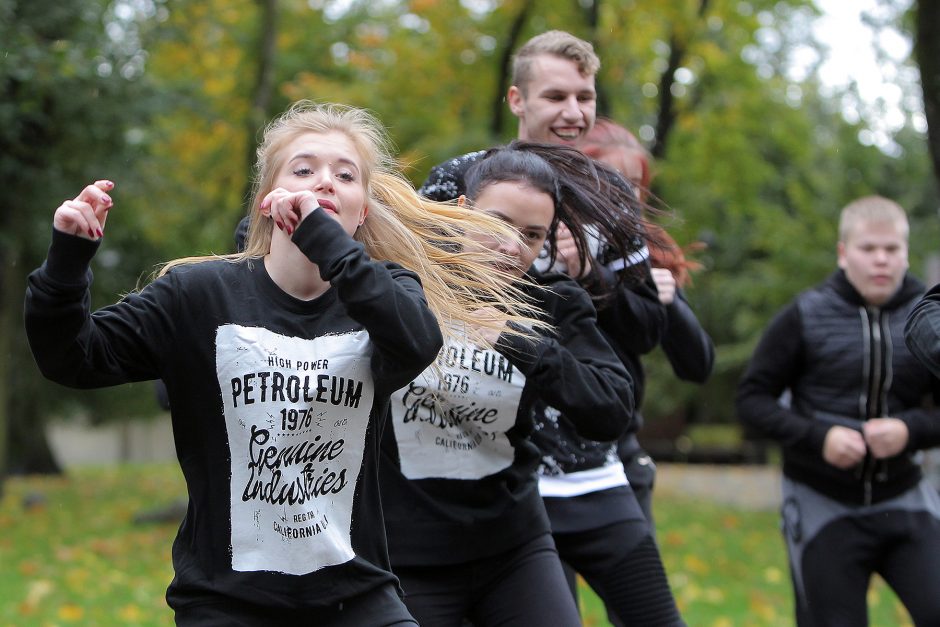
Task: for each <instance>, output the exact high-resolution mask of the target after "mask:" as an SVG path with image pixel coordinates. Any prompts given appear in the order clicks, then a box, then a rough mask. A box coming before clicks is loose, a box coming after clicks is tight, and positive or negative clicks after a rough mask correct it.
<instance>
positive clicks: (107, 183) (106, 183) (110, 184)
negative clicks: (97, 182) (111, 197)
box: [104, 181, 114, 187]
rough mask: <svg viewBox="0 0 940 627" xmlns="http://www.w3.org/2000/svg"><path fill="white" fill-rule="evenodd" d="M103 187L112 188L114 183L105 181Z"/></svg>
mask: <svg viewBox="0 0 940 627" xmlns="http://www.w3.org/2000/svg"><path fill="white" fill-rule="evenodd" d="M104 184H105V187H114V181H105V182H104Z"/></svg>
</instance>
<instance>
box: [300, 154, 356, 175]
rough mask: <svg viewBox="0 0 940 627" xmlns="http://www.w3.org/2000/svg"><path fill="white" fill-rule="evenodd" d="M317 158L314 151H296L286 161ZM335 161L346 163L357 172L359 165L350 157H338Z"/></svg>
mask: <svg viewBox="0 0 940 627" xmlns="http://www.w3.org/2000/svg"><path fill="white" fill-rule="evenodd" d="M317 158H319V155H318V154H317V153H315V152H298V153H297V154H296V155H294V156H293V157H291V158H290V160H289V161H288V162H287V163H288V164H291V163H293V162H294V161H297V160H298V159H317ZM337 161H338V162H340V163H345V164H347V165H350V166H352V167H354V168H356V171H357V172H358V171H359V166H358V165H357V164H356V162H355V161H353V160H352V159H349V158H348V157H340V158H339V159H337Z"/></svg>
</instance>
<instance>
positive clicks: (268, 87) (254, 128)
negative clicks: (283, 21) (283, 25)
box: [242, 0, 277, 212]
mask: <svg viewBox="0 0 940 627" xmlns="http://www.w3.org/2000/svg"><path fill="white" fill-rule="evenodd" d="M256 2H257V3H258V6H259V8H260V9H261V33H260V36H259V37H258V41H259V47H258V73H257V74H256V76H255V86H254V89H252V94H251V109H250V111H249V113H248V119H247V121H246V131H247V134H248V142H247V152H248V158H247V160H246V161H245V163H247V164H248V174H249V175H248V177H247V179H246V180H247V181H248V182H247V183H246V185H245V192H244V193H243V194H242V198H243V199H244V200H245V202H247V201H248V200H249V199H250V198H251V191H252V189H251V186H252V183H251V182H252V181H253V180H254V177H253V176H252V171H253V170H254V167H255V157H256V153H255V149H256V148H257V140H258V130H259V129H261V128H263V127H264V124H265V122H266V121H267V118H268V110H269V109H270V108H271V93H272V92H273V90H274V68H275V60H276V57H277V0H256ZM246 212H247V207H246Z"/></svg>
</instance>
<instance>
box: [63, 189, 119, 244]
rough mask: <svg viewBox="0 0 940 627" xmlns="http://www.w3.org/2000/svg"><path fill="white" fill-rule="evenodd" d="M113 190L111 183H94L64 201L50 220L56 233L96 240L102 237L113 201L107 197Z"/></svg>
mask: <svg viewBox="0 0 940 627" xmlns="http://www.w3.org/2000/svg"><path fill="white" fill-rule="evenodd" d="M112 189H114V183H112V182H111V181H106V180H101V181H95V182H94V183H92V184H91V185H89V186H87V187H85V189H83V190H82V191H81V193H80V194H79V195H78V196H76V197H75V198H74V199H72V200H66V201H65V202H63V203H62V204H61V205H59V207H58V209H56V210H55V216H54V217H53V218H52V226H53V227H55V229H56V230H57V231H61V232H63V233H68V234H69V235H78V236H79V237H84V238H85V239H90V240H96V239H98V238H100V237H102V236H103V235H104V224H105V221H106V220H107V218H108V211H109V210H110V209H111V207H112V206H113V205H114V201H113V200H112V199H111V197H110V196H109V195H108V192H110V191H111V190H112Z"/></svg>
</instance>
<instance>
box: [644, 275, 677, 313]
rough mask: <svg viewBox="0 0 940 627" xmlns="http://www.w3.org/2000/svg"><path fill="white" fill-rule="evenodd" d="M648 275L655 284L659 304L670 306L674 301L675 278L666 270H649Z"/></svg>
mask: <svg viewBox="0 0 940 627" xmlns="http://www.w3.org/2000/svg"><path fill="white" fill-rule="evenodd" d="M650 274H651V275H652V276H653V282H654V283H656V291H657V292H658V294H659V302H661V303H662V304H664V305H671V304H672V302H673V301H674V300H675V299H676V277H674V276H673V274H672V271H670V270H667V269H666V268H650Z"/></svg>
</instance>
